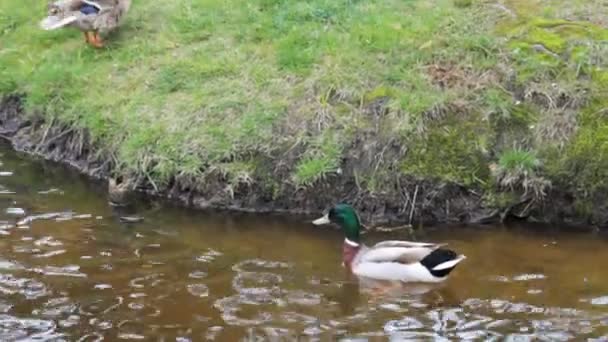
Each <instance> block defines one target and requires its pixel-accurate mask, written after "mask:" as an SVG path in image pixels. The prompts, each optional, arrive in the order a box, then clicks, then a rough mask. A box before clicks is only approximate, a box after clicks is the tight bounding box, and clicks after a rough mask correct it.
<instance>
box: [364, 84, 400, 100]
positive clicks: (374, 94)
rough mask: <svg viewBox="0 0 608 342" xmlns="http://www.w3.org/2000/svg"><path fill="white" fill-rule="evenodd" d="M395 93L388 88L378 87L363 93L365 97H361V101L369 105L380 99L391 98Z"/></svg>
mask: <svg viewBox="0 0 608 342" xmlns="http://www.w3.org/2000/svg"><path fill="white" fill-rule="evenodd" d="M395 93H396V91H395V90H393V89H392V88H390V87H387V86H378V87H376V88H374V89H372V90H370V91H368V92H367V93H365V95H363V101H364V102H365V103H366V104H369V103H372V102H374V101H376V100H379V99H382V98H386V97H393V96H394V95H395Z"/></svg>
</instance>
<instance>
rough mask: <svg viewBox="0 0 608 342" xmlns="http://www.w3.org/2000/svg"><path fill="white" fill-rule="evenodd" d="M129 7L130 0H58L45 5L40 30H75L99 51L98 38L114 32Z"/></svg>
mask: <svg viewBox="0 0 608 342" xmlns="http://www.w3.org/2000/svg"><path fill="white" fill-rule="evenodd" d="M130 7H131V0H57V1H54V2H52V3H50V4H49V5H48V13H47V17H46V18H44V19H43V20H42V21H41V22H40V26H41V27H42V28H43V29H45V30H56V29H59V28H62V27H67V26H70V27H74V28H77V29H79V30H81V31H82V32H84V37H85V40H86V42H87V43H89V44H91V45H92V46H94V47H97V48H101V47H103V46H104V43H103V41H102V39H101V35H105V34H107V33H108V32H110V31H112V30H114V29H116V28H117V27H118V26H119V25H120V24H121V23H122V19H123V18H124V16H125V14H126V13H127V12H128V10H129V8H130Z"/></svg>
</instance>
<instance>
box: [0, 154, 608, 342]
mask: <svg viewBox="0 0 608 342" xmlns="http://www.w3.org/2000/svg"><path fill="white" fill-rule="evenodd" d="M3 151H4V155H3V156H2V157H0V160H1V161H2V163H3V164H2V165H1V166H0V191H1V193H0V294H2V296H1V298H0V340H2V341H14V340H23V339H27V340H31V339H36V340H43V341H50V340H52V341H61V340H66V341H68V340H69V341H101V340H106V341H113V340H149V339H154V340H165V341H190V340H196V341H199V340H205V339H206V340H221V341H235V340H242V339H248V340H249V339H261V340H278V339H283V340H290V339H295V338H298V337H313V338H318V339H321V340H333V339H338V338H343V339H344V340H362V341H364V340H374V341H375V340H378V339H380V340H387V339H388V340H394V341H400V340H403V339H436V340H453V339H473V340H511V341H527V340H550V341H562V340H572V339H577V340H580V339H586V338H589V339H597V340H602V338H603V340H606V339H608V274H607V273H606V272H604V270H603V267H602V263H603V260H606V259H608V248H606V247H607V242H606V240H605V239H603V238H602V237H601V236H598V235H592V234H590V233H578V234H575V233H567V232H558V231H556V230H543V231H539V232H536V230H539V229H540V228H538V227H533V228H532V229H528V230H523V229H516V228H512V229H504V228H498V227H497V228H495V229H491V230H487V229H473V228H464V227H455V228H449V229H448V228H444V229H425V230H424V231H422V232H417V236H416V237H415V238H417V239H419V240H430V241H436V242H448V243H450V245H452V246H453V247H454V248H455V249H457V250H458V251H459V252H463V253H464V254H466V255H467V256H468V259H467V260H466V261H465V262H464V263H463V264H462V265H461V266H459V267H458V269H457V270H456V271H455V272H454V273H453V274H452V276H451V278H450V279H449V280H448V282H446V283H444V284H440V285H432V286H431V285H424V284H411V285H408V286H404V287H398V288H390V289H388V290H387V291H384V292H378V291H375V290H374V288H376V286H375V285H377V284H375V283H374V282H373V281H370V280H362V281H360V282H359V281H357V280H356V279H353V278H352V277H350V276H348V275H347V274H346V273H345V272H344V271H343V269H342V267H341V266H340V265H341V260H340V257H341V239H342V236H341V235H340V233H339V232H338V231H336V230H333V229H327V228H326V229H322V228H321V229H320V228H317V227H313V226H312V225H310V224H308V223H307V222H306V221H305V220H300V219H298V218H280V217H255V216H246V215H240V214H230V215H229V214H201V213H193V212H189V211H185V210H179V209H174V208H168V207H163V206H160V205H156V204H146V205H140V207H138V208H134V209H133V210H131V211H130V212H129V213H128V214H130V215H137V216H142V217H144V218H145V220H144V221H141V222H137V223H125V222H122V221H121V220H120V219H119V217H120V216H122V215H124V212H116V211H115V210H117V209H113V208H110V207H109V206H108V205H107V204H106V201H105V197H104V195H103V192H102V191H100V189H102V188H100V187H99V186H97V185H94V184H93V185H92V184H89V183H87V182H85V181H83V180H79V179H80V178H79V177H77V176H75V175H74V174H72V173H68V172H66V171H65V170H62V169H60V168H58V167H46V166H43V165H40V164H33V163H30V162H26V161H24V160H20V159H17V158H16V157H15V156H14V155H12V154H11V153H10V152H8V151H6V150H3ZM121 210H123V211H124V209H121ZM400 234H403V233H399V232H393V233H390V234H381V235H374V234H369V235H366V236H365V238H366V239H367V240H370V243H371V242H374V241H377V240H380V239H393V238H404V239H410V238H411V239H414V237H411V236H403V235H400Z"/></svg>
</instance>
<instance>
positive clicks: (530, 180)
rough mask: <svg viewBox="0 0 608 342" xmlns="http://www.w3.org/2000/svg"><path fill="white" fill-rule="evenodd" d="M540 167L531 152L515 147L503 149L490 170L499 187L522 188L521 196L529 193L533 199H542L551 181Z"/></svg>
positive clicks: (539, 163)
mask: <svg viewBox="0 0 608 342" xmlns="http://www.w3.org/2000/svg"><path fill="white" fill-rule="evenodd" d="M540 167H541V162H540V160H539V159H538V158H537V157H536V155H535V154H534V153H533V152H531V151H526V150H523V149H517V148H516V149H511V150H507V151H504V152H503V153H502V154H501V155H500V158H499V160H498V165H494V166H493V168H492V171H493V175H494V178H495V179H496V181H497V184H498V185H499V186H500V187H501V188H504V189H509V190H511V191H515V190H523V195H522V196H524V197H525V196H527V195H528V194H530V195H531V196H532V198H534V199H535V200H542V199H543V198H544V197H545V195H546V191H547V189H549V188H550V187H551V182H550V181H548V180H546V179H545V178H544V177H543V176H542V175H541V174H540V172H539V171H540Z"/></svg>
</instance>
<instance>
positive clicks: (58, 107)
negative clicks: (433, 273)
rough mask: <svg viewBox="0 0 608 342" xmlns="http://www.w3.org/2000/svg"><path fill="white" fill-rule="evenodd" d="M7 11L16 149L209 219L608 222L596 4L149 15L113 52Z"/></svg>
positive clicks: (199, 9)
mask: <svg viewBox="0 0 608 342" xmlns="http://www.w3.org/2000/svg"><path fill="white" fill-rule="evenodd" d="M1 6H2V7H1V8H2V11H1V12H0V14H1V17H2V18H3V21H2V25H1V27H0V35H1V37H2V46H1V47H0V49H1V50H0V52H1V53H0V76H2V77H0V80H1V81H0V93H1V94H5V96H4V98H3V101H2V104H1V106H0V120H1V121H2V122H1V124H0V129H1V130H2V134H3V135H4V136H5V138H7V139H9V140H10V141H11V142H12V144H13V146H14V147H15V148H16V149H18V150H21V151H25V152H29V153H34V154H38V155H40V156H43V157H45V158H47V159H52V160H55V161H59V162H63V163H68V164H71V165H72V166H74V167H76V168H77V169H79V170H80V171H81V172H84V173H87V174H89V175H92V176H95V177H99V178H108V177H119V178H124V179H129V180H132V181H133V184H135V186H136V188H137V189H138V190H141V191H144V192H147V193H149V194H152V195H156V196H162V197H167V198H170V199H173V200H175V201H178V202H180V203H182V204H184V205H187V206H191V207H195V208H223V209H235V210H245V211H262V212H267V211H291V212H298V213H311V212H315V213H316V212H318V211H319V210H322V209H324V208H326V207H327V206H328V205H330V204H332V203H334V202H336V201H338V200H346V201H349V202H352V203H354V204H355V205H356V206H357V207H358V209H359V210H360V212H361V213H362V216H364V218H365V219H366V221H371V222H383V221H387V220H389V221H396V222H410V221H414V222H423V223H438V222H454V221H459V222H476V223H480V222H482V223H483V222H496V221H500V220H505V219H525V220H531V221H541V222H568V223H581V224H593V225H597V226H604V225H606V224H607V223H608V203H607V201H606V195H605V194H606V193H607V192H606V190H608V177H607V176H608V172H607V171H606V170H608V119H607V114H606V108H607V107H608V99H606V97H605V95H604V96H602V95H601V94H606V93H608V72H607V71H606V66H607V65H608V61H607V60H606V57H605V56H606V52H607V50H608V45H607V43H606V41H607V40H608V30H606V18H608V14H607V11H608V10H607V9H606V8H605V7H604V6H601V4H588V3H586V2H583V1H580V2H579V1H563V2H551V4H549V2H543V1H532V2H526V3H525V4H523V3H522V2H519V1H505V2H484V3H477V2H466V1H454V2H453V1H437V2H435V3H433V4H428V3H423V2H410V3H403V2H397V1H396V2H392V1H388V2H386V1H382V2H375V1H371V2H365V3H360V2H352V1H337V2H335V1H334V2H331V3H329V2H325V1H321V0H319V1H313V2H309V3H306V4H302V3H299V2H291V1H283V2H277V3H272V2H268V1H254V2H249V3H248V5H247V6H242V4H241V5H239V2H238V1H236V0H235V1H227V2H226V1H222V2H219V1H218V2H214V1H210V2H209V3H206V4H205V5H204V6H202V5H200V6H199V5H196V4H193V3H190V2H187V1H176V2H174V3H171V4H166V3H164V2H160V1H153V5H150V6H144V5H141V4H134V7H133V10H132V12H131V13H130V14H129V18H128V20H127V22H126V24H125V26H124V27H123V28H122V29H121V31H120V32H118V34H116V35H115V36H114V37H112V39H111V40H110V41H111V46H110V47H109V48H108V49H106V50H100V51H98V50H93V49H90V48H88V47H86V46H85V45H84V44H82V41H81V40H79V39H76V37H77V36H78V35H77V33H76V32H71V31H65V32H51V33H48V32H40V31H38V29H37V28H36V27H35V23H36V21H37V20H38V19H39V18H32V17H31V12H30V11H27V13H26V12H24V11H23V10H21V8H23V5H22V4H21V2H18V1H13V0H10V1H7V2H6V3H3V5H1ZM36 6H38V7H41V6H39V4H33V6H32V7H33V8H35V7H36ZM157 6H161V7H162V9H163V10H162V13H161V11H158V8H159V7H157ZM40 13H44V10H43V9H42V8H41V11H40ZM78 37H79V36H78ZM24 56H26V57H24ZM16 94H22V95H16Z"/></svg>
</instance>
